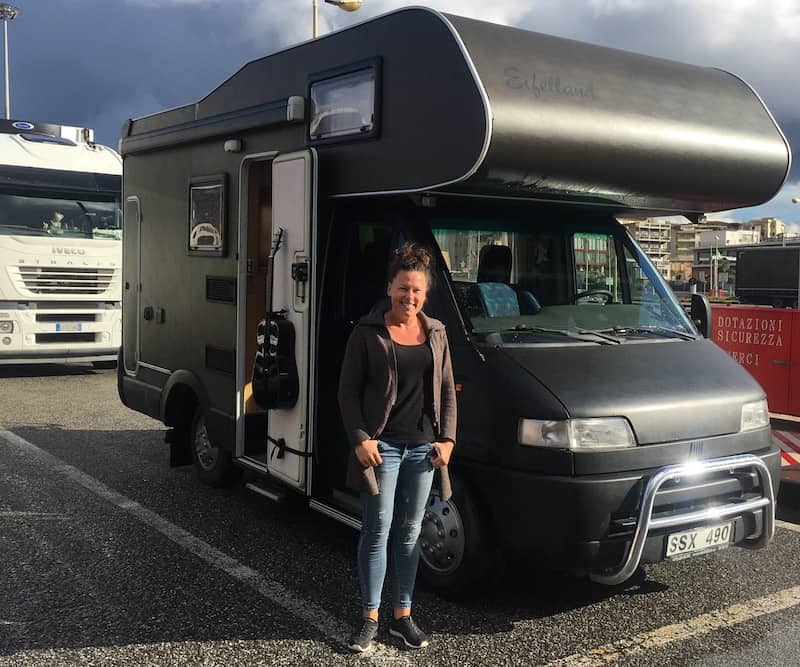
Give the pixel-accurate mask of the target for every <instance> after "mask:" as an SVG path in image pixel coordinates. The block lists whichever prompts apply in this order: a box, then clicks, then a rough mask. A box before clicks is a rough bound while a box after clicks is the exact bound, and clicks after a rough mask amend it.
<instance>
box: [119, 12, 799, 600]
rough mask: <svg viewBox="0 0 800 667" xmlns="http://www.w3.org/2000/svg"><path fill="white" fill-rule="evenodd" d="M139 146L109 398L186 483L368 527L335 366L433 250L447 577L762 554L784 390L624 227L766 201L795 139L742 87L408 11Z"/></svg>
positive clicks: (436, 550)
mask: <svg viewBox="0 0 800 667" xmlns="http://www.w3.org/2000/svg"><path fill="white" fill-rule="evenodd" d="M409 44H413V48H410V47H409ZM121 147H122V153H123V155H124V201H125V256H124V286H125V290H124V298H125V301H124V305H123V310H124V332H123V347H122V350H121V357H120V362H119V393H120V396H121V398H122V400H123V402H124V403H125V404H126V405H127V406H129V407H131V408H133V409H135V410H139V411H141V412H144V413H146V414H148V415H151V416H153V417H155V418H157V419H160V420H162V421H163V422H164V423H165V424H166V425H167V426H169V427H171V429H170V430H169V431H168V437H167V440H168V442H170V446H171V450H170V451H171V458H172V462H173V463H174V464H180V463H185V462H187V461H190V460H192V459H193V460H194V462H195V464H196V466H197V469H198V471H199V474H200V476H201V478H202V479H203V480H205V481H206V482H208V483H211V484H222V483H225V482H226V481H229V480H230V479H231V472H232V471H234V470H238V469H239V468H241V467H244V468H247V469H249V470H251V471H255V473H258V474H259V475H260V476H261V481H258V480H256V481H255V482H253V483H251V485H252V487H253V488H254V489H256V490H260V491H261V492H262V493H265V494H267V495H270V496H276V495H279V494H281V493H286V492H287V490H294V491H296V492H297V493H298V494H300V495H301V496H302V497H305V498H306V499H307V500H308V502H309V504H310V506H311V507H312V508H314V509H316V510H318V511H320V512H323V513H325V514H327V515H329V516H332V517H334V518H336V519H337V520H340V521H343V522H345V523H347V524H350V525H353V526H358V525H359V509H358V502H357V498H355V497H354V496H353V495H352V494H351V493H350V492H349V491H348V490H347V488H346V485H345V468H346V458H347V455H348V451H349V448H348V444H347V441H346V439H345V436H344V433H343V429H342V426H341V424H340V418H339V414H338V408H337V404H336V399H335V396H336V386H337V381H338V375H339V368H340V364H341V359H342V356H343V350H344V345H345V341H346V339H347V337H348V334H349V332H350V331H351V329H352V327H353V324H354V322H355V321H356V320H357V318H359V317H360V316H362V315H364V314H365V313H367V312H368V311H369V310H370V309H371V308H372V307H373V305H374V304H375V303H376V301H377V300H379V299H380V298H381V297H382V296H384V295H385V288H386V276H385V266H386V260H387V256H388V253H389V252H390V250H391V249H392V248H394V247H397V246H398V245H399V244H401V243H402V242H404V241H405V240H408V239H415V240H419V241H421V242H423V243H426V244H427V245H429V246H430V247H432V248H434V249H435V255H436V261H437V263H438V265H437V271H436V282H435V285H434V286H433V287H432V289H431V292H430V294H429V301H428V304H427V306H426V310H427V312H429V313H430V314H431V315H433V316H435V317H437V318H440V319H441V320H443V321H444V322H445V323H446V325H447V331H448V336H449V339H450V344H451V349H452V352H453V361H454V368H455V373H456V382H457V383H458V403H459V405H458V409H459V437H458V444H457V448H456V455H455V457H454V459H453V462H452V465H451V466H450V467H451V478H452V483H453V497H452V498H451V499H450V500H449V501H447V502H444V501H443V500H442V497H441V495H440V494H439V491H438V489H435V490H434V492H433V494H432V497H431V500H430V504H429V507H428V511H427V512H426V514H425V521H424V527H423V532H422V536H421V538H420V539H421V546H422V554H423V573H424V575H425V576H426V577H427V578H428V579H429V580H431V581H432V582H433V583H434V584H436V585H438V586H440V587H442V588H448V589H459V588H463V587H466V586H468V585H469V584H470V582H474V581H476V580H478V579H480V578H482V577H484V575H485V574H486V573H487V572H488V571H489V570H490V569H491V568H493V567H494V564H495V560H496V558H497V557H498V555H499V554H502V553H503V552H509V551H516V552H522V553H524V554H526V555H527V556H528V558H529V559H530V561H531V562H539V563H543V564H547V565H552V566H557V567H559V568H565V569H569V570H571V571H578V572H584V573H589V574H591V576H593V577H594V578H595V579H596V580H598V581H602V582H605V583H616V582H622V581H624V580H626V579H627V578H628V577H630V575H631V574H632V573H633V572H634V571H635V570H636V568H637V567H638V565H639V564H640V563H643V562H653V561H659V560H663V559H665V558H680V557H685V556H687V555H693V554H695V553H702V552H705V551H708V550H712V549H716V548H722V547H724V546H727V545H730V544H737V545H748V546H763V545H765V544H766V543H767V542H768V541H769V540H770V538H771V537H772V535H773V532H774V506H775V489H776V486H777V483H778V479H779V471H780V459H779V454H778V451H777V450H776V449H775V447H774V446H773V444H772V440H771V433H770V428H769V418H768V414H767V407H766V401H765V396H764V392H763V391H762V389H761V388H760V387H759V386H758V385H757V384H756V382H755V381H754V380H753V379H752V378H751V377H750V376H749V375H748V374H747V372H746V371H744V370H743V369H742V368H741V367H740V366H739V365H738V364H736V363H735V362H734V361H733V360H732V359H730V357H728V356H727V355H726V354H725V353H724V352H723V351H722V350H720V349H718V348H717V346H716V345H715V344H714V343H713V342H712V341H711V340H709V337H710V327H711V322H710V317H709V312H710V311H709V309H708V302H707V300H704V299H703V298H702V297H699V296H698V297H696V298H695V303H694V310H693V318H694V319H695V320H696V321H695V322H693V321H692V320H690V319H689V317H687V316H686V315H685V314H684V312H683V310H682V309H681V307H680V305H679V304H678V303H677V301H676V300H675V298H674V296H673V295H672V293H671V292H670V290H669V288H668V287H667V286H666V284H665V282H664V280H663V279H662V277H661V276H660V275H659V274H658V272H657V271H656V270H655V268H654V266H653V264H652V263H651V262H650V260H649V259H648V258H647V256H646V255H645V254H644V253H643V252H642V250H641V249H640V248H639V247H638V246H637V244H636V243H635V242H634V241H633V240H632V239H631V238H630V236H629V235H628V234H626V232H625V231H624V228H623V227H622V226H621V225H620V224H619V223H618V222H617V219H616V216H620V215H626V216H631V215H642V216H644V215H670V214H682V215H684V216H687V217H689V218H693V219H694V218H697V217H698V216H700V215H702V214H705V213H706V212H709V211H716V210H721V209H730V208H735V207H741V206H751V205H754V204H757V203H759V202H763V201H765V200H767V199H769V198H770V197H772V196H773V195H774V194H775V193H776V192H777V191H778V189H779V188H780V187H781V185H782V183H783V182H784V180H785V178H786V175H787V171H788V168H789V162H790V152H789V147H788V144H787V142H786V140H785V138H784V136H783V135H782V133H781V131H780V129H779V128H778V127H777V125H776V124H775V122H774V120H773V118H772V116H771V115H770V113H769V112H768V111H767V109H766V108H765V107H764V105H763V103H762V102H761V100H760V99H759V97H758V96H757V95H756V93H755V92H753V90H751V89H750V88H749V87H748V86H747V85H746V84H745V83H743V82H742V81H741V80H739V79H738V78H736V77H735V76H732V75H731V74H728V73H726V72H723V71H720V70H716V69H706V68H700V67H693V66H689V65H684V64H679V63H674V62H669V61H665V60H659V59H655V58H649V57H644V56H639V55H635V54H631V53H626V52H623V51H617V50H612V49H607V48H601V47H597V46H591V45H588V44H582V43H578V42H573V41H568V40H564V39H558V38H554V37H549V36H546V35H541V34H536V33H531V32H526V31H523V30H518V29H514V28H509V27H503V26H498V25H492V24H488V23H483V22H479V21H474V20H469V19H465V18H460V17H456V16H448V15H442V14H438V13H436V12H433V11H430V10H426V9H422V8H412V9H405V10H401V11H397V12H394V13H391V14H387V15H384V16H381V17H378V18H375V19H372V20H369V21H367V22H365V23H362V24H359V25H356V26H354V27H351V28H348V29H345V30H342V31H340V32H337V33H333V34H330V35H327V36H325V37H323V38H321V39H318V40H314V41H311V42H307V43H304V44H301V45H298V46H296V47H293V48H289V49H287V50H285V51H282V52H280V53H276V54H273V55H270V56H267V57H265V58H261V59H259V60H255V61H253V62H250V63H248V64H246V65H245V66H244V67H242V69H241V70H239V71H238V72H236V73H235V74H234V75H233V76H231V77H230V78H229V79H228V80H226V81H225V82H224V83H223V84H222V85H220V86H219V87H218V88H217V89H215V90H214V91H213V92H211V93H210V94H209V95H208V96H207V97H205V98H204V99H202V100H200V101H199V102H197V103H195V104H189V105H187V106H184V107H179V108H176V109H172V110H169V111H164V112H162V113H158V114H154V115H152V116H147V117H143V118H139V119H136V120H131V121H129V122H127V123H126V125H125V127H124V129H123V136H122V141H121ZM278 240H279V242H278ZM262 320H264V321H263V322H262ZM701 334H702V335H701ZM704 336H705V337H704ZM254 378H255V383H254ZM254 391H255V393H256V396H255V397H254ZM256 398H258V400H256ZM259 402H260V403H259Z"/></svg>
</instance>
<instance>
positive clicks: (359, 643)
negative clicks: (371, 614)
mask: <svg viewBox="0 0 800 667" xmlns="http://www.w3.org/2000/svg"><path fill="white" fill-rule="evenodd" d="M377 634H378V622H377V621H373V620H372V619H371V618H362V619H361V620H360V621H359V622H358V625H357V626H356V627H355V630H353V634H352V635H350V641H349V642H348V644H347V648H349V649H350V650H351V651H356V653H363V652H364V651H369V650H370V649H371V648H372V647H373V643H372V640H373V639H375V635H377Z"/></svg>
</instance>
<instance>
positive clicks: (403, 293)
mask: <svg viewBox="0 0 800 667" xmlns="http://www.w3.org/2000/svg"><path fill="white" fill-rule="evenodd" d="M386 293H387V294H388V295H389V297H390V298H391V300H392V311H393V312H394V314H395V315H396V316H397V317H398V318H400V319H411V318H412V317H416V315H417V313H419V311H420V310H422V306H423V304H424V303H425V297H426V296H427V294H428V276H427V275H426V274H425V272H424V271H399V272H398V273H397V275H396V276H395V277H394V278H393V279H392V281H391V282H390V283H389V287H388V288H387V290H386Z"/></svg>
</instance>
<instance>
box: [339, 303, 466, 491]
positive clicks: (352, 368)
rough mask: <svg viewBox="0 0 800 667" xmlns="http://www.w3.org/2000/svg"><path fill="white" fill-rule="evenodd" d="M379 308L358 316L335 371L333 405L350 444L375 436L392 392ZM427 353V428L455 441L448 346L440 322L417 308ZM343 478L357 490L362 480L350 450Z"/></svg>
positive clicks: (390, 357) (389, 352)
mask: <svg viewBox="0 0 800 667" xmlns="http://www.w3.org/2000/svg"><path fill="white" fill-rule="evenodd" d="M383 315H384V311H383V310H380V309H378V310H376V311H374V312H372V313H370V314H369V315H365V316H364V317H362V318H361V319H360V320H359V321H358V323H357V324H356V327H355V329H353V331H352V333H351V334H350V338H349V340H348V341H347V349H346V350H345V355H344V360H343V362H342V371H341V374H340V376H339V409H340V410H341V413H342V421H343V422H344V427H345V431H346V432H347V437H348V439H349V441H350V446H351V447H356V446H357V445H359V444H361V443H362V442H364V440H375V439H377V438H378V437H379V436H380V434H381V432H382V431H383V429H384V427H385V426H386V422H387V421H388V420H389V414H390V413H391V411H392V407H393V406H394V401H395V399H396V397H397V368H396V362H395V356H394V350H393V347H392V339H391V337H390V335H389V329H388V328H387V327H386V323H385V322H384V320H383ZM419 317H420V321H421V322H422V326H423V328H424V329H425V332H426V334H427V338H428V345H430V348H431V352H432V353H433V384H432V386H433V405H432V406H430V407H431V408H432V416H433V429H434V432H435V433H436V439H437V440H438V441H442V440H452V441H453V442H455V441H456V389H455V383H454V381H453V366H452V363H451V361H450V347H449V345H448V343H447V333H446V332H445V328H444V324H442V323H441V322H440V321H439V320H436V319H433V318H432V317H428V316H427V315H425V314H424V313H422V312H420V314H419ZM347 484H348V486H349V487H350V488H352V489H354V490H359V491H366V490H368V489H367V488H366V486H365V484H366V483H365V479H364V475H363V468H362V466H361V464H360V463H359V462H358V459H356V457H355V454H354V453H351V456H350V463H349V465H348V470H347Z"/></svg>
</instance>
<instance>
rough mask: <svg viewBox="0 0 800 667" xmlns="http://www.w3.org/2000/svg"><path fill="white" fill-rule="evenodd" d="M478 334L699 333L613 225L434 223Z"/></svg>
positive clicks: (597, 338) (613, 336)
mask: <svg viewBox="0 0 800 667" xmlns="http://www.w3.org/2000/svg"><path fill="white" fill-rule="evenodd" d="M431 226H432V229H433V234H434V237H435V238H436V241H437V243H438V244H439V247H440V248H441V251H442V254H443V256H444V259H445V262H446V263H447V265H448V269H449V271H450V275H451V277H452V281H453V288H454V292H455V296H456V300H457V302H458V304H459V308H460V309H461V311H462V314H463V315H464V316H465V318H464V319H465V321H466V322H467V323H468V325H470V324H471V327H472V331H473V333H476V334H481V333H487V334H488V333H496V332H513V335H514V337H515V340H516V341H517V342H520V341H522V342H524V341H525V340H528V339H529V340H531V342H535V341H536V340H537V339H545V338H546V339H547V340H548V341H553V340H554V335H556V334H557V333H560V332H563V333H565V334H569V335H562V336H561V337H560V338H558V337H557V336H556V339H558V340H560V341H561V342H564V343H570V342H574V341H582V342H586V341H594V342H597V343H598V344H614V343H622V342H626V341H630V340H633V339H650V340H652V339H656V338H659V339H674V340H686V339H694V338H695V337H696V336H697V332H696V330H695V329H694V327H693V326H692V324H691V322H690V320H689V318H688V317H687V316H686V313H685V312H684V311H683V309H682V308H681V306H680V304H679V303H678V302H677V300H676V298H675V296H674V295H673V294H672V292H671V291H670V289H669V287H668V286H667V285H666V283H665V282H664V280H663V278H662V277H661V275H660V274H659V273H658V271H657V270H656V268H655V267H654V266H653V264H652V262H650V260H649V259H648V257H647V256H646V255H645V254H644V253H643V252H642V251H641V249H640V248H639V247H638V246H637V245H636V243H635V242H634V241H633V240H632V239H631V238H630V237H629V236H628V234H627V232H626V231H625V230H624V228H623V227H621V226H620V225H618V224H616V223H615V222H614V223H607V224H603V225H597V224H587V225H585V226H581V225H560V226H558V227H549V228H536V227H532V226H531V225H528V224H522V223H520V222H518V221H497V220H471V219H454V218H438V219H434V220H432V221H431Z"/></svg>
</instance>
